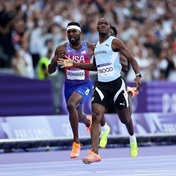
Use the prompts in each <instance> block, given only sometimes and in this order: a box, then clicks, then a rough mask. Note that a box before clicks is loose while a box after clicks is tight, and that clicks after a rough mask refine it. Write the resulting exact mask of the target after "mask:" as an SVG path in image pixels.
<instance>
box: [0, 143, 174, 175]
mask: <svg viewBox="0 0 176 176" xmlns="http://www.w3.org/2000/svg"><path fill="white" fill-rule="evenodd" d="M69 153H70V151H50V152H29V153H9V154H0V176H74V175H75V176H92V175H93V176H105V175H106V176H108V175H109V176H176V146H158V147H140V148H139V156H138V157H137V158H131V157H130V156H129V148H114V149H100V152H99V153H100V155H101V157H102V161H101V162H99V163H93V164H90V165H85V164H83V163H82V160H81V159H82V157H84V156H87V151H86V150H82V151H81V156H80V158H78V159H70V158H69Z"/></svg>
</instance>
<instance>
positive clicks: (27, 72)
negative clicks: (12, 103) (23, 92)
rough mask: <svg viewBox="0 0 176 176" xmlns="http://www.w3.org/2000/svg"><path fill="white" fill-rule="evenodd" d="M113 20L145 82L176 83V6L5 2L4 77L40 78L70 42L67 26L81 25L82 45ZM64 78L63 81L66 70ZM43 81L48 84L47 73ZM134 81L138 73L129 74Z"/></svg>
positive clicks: (0, 10)
mask: <svg viewBox="0 0 176 176" xmlns="http://www.w3.org/2000/svg"><path fill="white" fill-rule="evenodd" d="M101 17H106V18H108V19H109V20H110V22H111V24H112V25H114V26H115V27H116V28H117V30H118V38H120V39H121V40H122V41H123V42H124V43H125V44H126V45H127V47H128V48H129V49H130V50H131V52H132V54H133V55H134V56H135V58H136V60H137V61H138V64H139V66H140V70H141V73H142V75H143V78H142V80H143V81H151V80H167V81H176V76H175V75H176V1H175V0H1V1H0V71H1V72H3V71H4V72H8V73H12V74H18V75H20V76H24V77H28V78H32V79H33V78H38V79H41V78H40V76H39V75H38V74H39V73H38V71H37V70H38V67H40V66H41V64H39V63H40V60H41V59H43V61H44V62H46V63H47V59H48V60H50V59H51V57H52V56H53V54H54V50H55V48H56V47H57V45H59V44H61V43H62V42H64V41H66V40H67V38H66V25H67V23H68V22H70V21H77V22H79V23H80V24H81V27H82V32H83V39H85V40H88V41H90V42H97V40H98V33H97V29H96V26H97V21H98V20H99V19H100V18H101ZM59 72H60V78H56V77H53V78H52V79H54V80H55V79H63V80H64V76H63V75H64V74H63V73H62V70H60V71H59ZM44 74H45V76H44V77H43V78H42V79H47V78H48V75H47V71H45V73H44ZM125 78H126V80H127V81H133V79H134V73H133V72H132V71H131V67H130V66H129V71H128V72H127V73H126V74H125Z"/></svg>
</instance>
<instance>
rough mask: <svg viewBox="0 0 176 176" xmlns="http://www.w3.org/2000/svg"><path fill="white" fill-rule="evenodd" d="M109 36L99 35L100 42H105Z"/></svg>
mask: <svg viewBox="0 0 176 176" xmlns="http://www.w3.org/2000/svg"><path fill="white" fill-rule="evenodd" d="M108 38H109V35H99V42H100V43H103V42H104V41H106V40H107V39H108Z"/></svg>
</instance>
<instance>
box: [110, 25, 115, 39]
mask: <svg viewBox="0 0 176 176" xmlns="http://www.w3.org/2000/svg"><path fill="white" fill-rule="evenodd" d="M110 28H111V29H112V30H113V32H114V36H115V37H116V36H117V29H116V27H115V26H112V25H111V26H110Z"/></svg>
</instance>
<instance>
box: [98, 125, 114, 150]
mask: <svg viewBox="0 0 176 176" xmlns="http://www.w3.org/2000/svg"><path fill="white" fill-rule="evenodd" d="M110 131H111V128H110V126H109V125H108V126H107V131H102V132H101V135H100V138H101V139H100V143H99V146H100V147H101V148H105V147H106V145H107V143H108V135H109V133H110Z"/></svg>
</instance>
